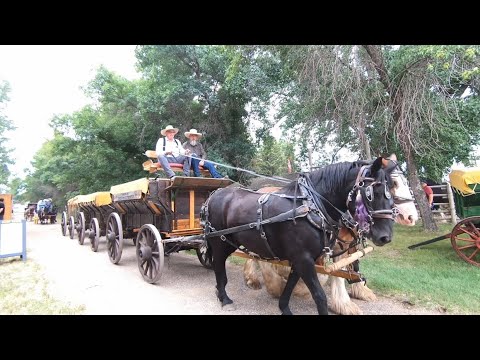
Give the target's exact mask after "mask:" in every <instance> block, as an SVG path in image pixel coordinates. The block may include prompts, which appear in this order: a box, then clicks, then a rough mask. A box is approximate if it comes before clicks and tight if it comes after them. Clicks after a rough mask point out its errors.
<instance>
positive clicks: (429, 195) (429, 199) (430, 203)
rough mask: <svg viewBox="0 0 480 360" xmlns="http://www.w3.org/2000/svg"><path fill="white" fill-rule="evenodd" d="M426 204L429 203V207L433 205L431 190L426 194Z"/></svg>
mask: <svg viewBox="0 0 480 360" xmlns="http://www.w3.org/2000/svg"><path fill="white" fill-rule="evenodd" d="M428 205H430V207H432V205H433V192H431V193H430V194H428Z"/></svg>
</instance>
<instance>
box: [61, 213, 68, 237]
mask: <svg viewBox="0 0 480 360" xmlns="http://www.w3.org/2000/svg"><path fill="white" fill-rule="evenodd" d="M60 226H61V227H62V235H63V236H65V235H67V213H66V212H65V211H64V212H62V222H61V223H60Z"/></svg>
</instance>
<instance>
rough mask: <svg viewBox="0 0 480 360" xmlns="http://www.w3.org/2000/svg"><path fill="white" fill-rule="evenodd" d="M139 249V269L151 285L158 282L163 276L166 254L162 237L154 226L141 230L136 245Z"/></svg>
mask: <svg viewBox="0 0 480 360" xmlns="http://www.w3.org/2000/svg"><path fill="white" fill-rule="evenodd" d="M135 247H136V249H137V261H138V269H139V270H140V273H141V274H142V276H143V279H144V280H145V281H146V282H148V283H149V284H153V283H155V282H157V281H158V280H159V279H160V277H161V276H162V270H163V264H164V252H163V243H162V237H161V236H160V233H159V232H158V230H157V228H156V227H155V226H153V225H152V224H145V225H143V226H142V227H141V228H140V231H139V232H138V235H137V241H136V245H135Z"/></svg>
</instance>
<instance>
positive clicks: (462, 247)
mask: <svg viewBox="0 0 480 360" xmlns="http://www.w3.org/2000/svg"><path fill="white" fill-rule="evenodd" d="M475 225H477V226H480V216H472V217H468V218H466V219H464V220H462V221H460V222H459V223H458V224H457V225H455V227H454V228H453V230H452V232H451V234H450V241H451V243H452V247H453V249H454V250H455V252H456V253H457V254H458V256H459V257H460V258H461V259H462V260H464V261H466V262H468V263H469V264H472V265H474V266H478V267H480V229H479V228H478V227H477V226H475Z"/></svg>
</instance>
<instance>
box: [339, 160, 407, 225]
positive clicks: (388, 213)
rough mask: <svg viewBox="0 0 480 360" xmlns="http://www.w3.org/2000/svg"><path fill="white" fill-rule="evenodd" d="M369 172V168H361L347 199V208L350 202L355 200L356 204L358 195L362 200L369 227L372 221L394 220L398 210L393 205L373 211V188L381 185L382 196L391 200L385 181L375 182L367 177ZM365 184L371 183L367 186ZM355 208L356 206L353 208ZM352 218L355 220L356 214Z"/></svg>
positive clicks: (365, 166) (366, 166)
mask: <svg viewBox="0 0 480 360" xmlns="http://www.w3.org/2000/svg"><path fill="white" fill-rule="evenodd" d="M369 170H370V166H368V165H364V166H362V167H361V169H360V171H359V172H358V175H357V179H356V180H355V185H354V186H353V188H352V190H350V192H349V194H348V197H347V208H349V204H350V202H351V201H353V200H354V199H355V201H356V202H357V197H358V195H359V194H360V196H361V199H362V200H363V204H364V205H365V209H366V212H367V218H368V220H367V222H368V224H369V225H372V224H373V223H374V222H373V219H375V218H377V219H390V220H395V217H396V216H397V215H398V213H399V210H398V208H396V207H395V205H393V207H392V208H391V209H383V210H373V208H372V202H373V200H374V192H373V187H374V186H376V185H383V186H384V188H385V191H384V196H385V198H387V199H391V198H392V194H391V193H390V190H389V189H388V186H387V183H386V181H385V180H383V181H376V179H374V178H372V177H369V176H367V175H366V174H367V172H368V171H369ZM367 182H371V183H370V184H369V185H367V184H366V183H367ZM355 207H356V208H357V204H356V206H355ZM354 218H357V214H355V216H354Z"/></svg>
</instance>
